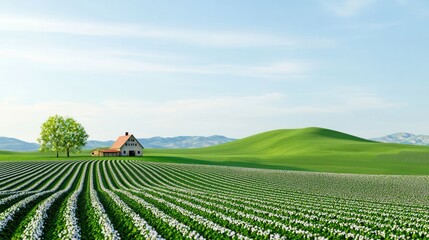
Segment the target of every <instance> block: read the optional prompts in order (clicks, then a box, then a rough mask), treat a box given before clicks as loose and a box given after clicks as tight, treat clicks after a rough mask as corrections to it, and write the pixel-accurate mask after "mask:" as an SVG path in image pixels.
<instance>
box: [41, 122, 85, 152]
mask: <svg viewBox="0 0 429 240" xmlns="http://www.w3.org/2000/svg"><path fill="white" fill-rule="evenodd" d="M87 139H88V134H87V133H86V131H85V128H84V127H83V126H82V125H81V124H80V123H78V122H77V121H76V120H74V119H73V118H71V117H63V116H59V115H55V116H51V117H49V119H48V120H47V121H46V122H44V123H43V125H42V127H41V132H40V138H39V139H37V141H38V142H39V143H40V151H42V152H46V151H53V152H56V153H57V157H58V156H59V153H60V152H64V153H66V154H67V157H69V156H70V153H74V152H78V151H81V150H82V148H83V147H84V146H85V144H86V141H87Z"/></svg>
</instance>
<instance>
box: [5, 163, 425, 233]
mask: <svg viewBox="0 0 429 240" xmlns="http://www.w3.org/2000/svg"><path fill="white" fill-rule="evenodd" d="M0 179H1V181H0V239H326V238H330V239H357V238H360V239H385V238H388V239H410V238H414V239H417V238H418V239H423V238H429V217H428V216H429V208H428V205H429V198H428V197H429V196H428V195H429V184H428V183H429V179H428V177H424V176H382V175H372V176H371V175H359V174H353V175H350V174H330V173H312V172H302V171H298V172H297V171H279V170H267V169H250V168H236V167H223V166H204V165H192V164H174V163H149V162H144V161H135V160H76V159H73V160H68V161H64V160H63V161H16V160H15V161H9V162H8V161H3V162H0Z"/></svg>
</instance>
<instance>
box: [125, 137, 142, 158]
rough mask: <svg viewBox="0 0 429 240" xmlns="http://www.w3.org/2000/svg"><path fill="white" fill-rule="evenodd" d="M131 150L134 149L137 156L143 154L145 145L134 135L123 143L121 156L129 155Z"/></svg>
mask: <svg viewBox="0 0 429 240" xmlns="http://www.w3.org/2000/svg"><path fill="white" fill-rule="evenodd" d="M133 140H134V141H133ZM130 151H134V152H135V154H136V156H142V155H143V147H142V146H141V145H140V144H139V143H138V141H137V139H135V137H134V136H131V137H130V138H129V139H128V141H127V142H126V143H125V144H124V145H122V147H121V156H129V153H130Z"/></svg>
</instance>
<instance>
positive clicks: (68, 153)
mask: <svg viewBox="0 0 429 240" xmlns="http://www.w3.org/2000/svg"><path fill="white" fill-rule="evenodd" d="M67 157H70V149H68V148H67Z"/></svg>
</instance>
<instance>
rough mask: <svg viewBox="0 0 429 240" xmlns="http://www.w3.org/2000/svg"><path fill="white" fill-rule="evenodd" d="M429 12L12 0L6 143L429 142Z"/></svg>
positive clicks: (2, 102) (370, 1)
mask: <svg viewBox="0 0 429 240" xmlns="http://www.w3.org/2000/svg"><path fill="white" fill-rule="evenodd" d="M428 25H429V2H428V1H424V0H416V1H411V0H410V1H407V0H389V1H388V0H326V1H322V0H309V1H274V0H273V1H238V0H237V1H222V0H217V1H209V0H207V1H80V0H77V1H72V2H70V1H68V2H66V1H40V0H33V1H1V2H0V86H1V91H0V116H1V118H0V135H1V136H10V137H17V138H20V139H24V140H28V141H35V139H36V138H37V137H38V134H39V131H40V125H41V124H42V123H43V122H44V121H45V120H46V119H47V118H48V117H49V116H50V115H54V114H62V115H68V116H71V117H74V118H75V119H76V120H78V121H79V122H81V123H82V124H83V125H84V126H85V128H86V129H87V131H88V133H89V134H90V138H91V139H100V140H103V139H114V138H116V136H117V135H120V134H122V133H123V132H124V131H129V132H132V133H134V134H136V135H137V136H138V137H151V136H176V135H213V134H222V135H226V136H230V137H236V138H241V137H245V136H248V135H251V134H255V133H258V132H261V131H267V130H271V129H278V128H301V127H308V126H319V127H326V128H332V129H336V130H339V131H345V132H348V133H351V134H355V135H358V136H361V137H378V136H381V135H386V134H390V133H394V132H399V131H408V132H414V133H419V134H429V122H428V121H427V119H428V116H429V110H428V108H427V106H428V102H429V96H428V94H427V93H428V90H429V81H428V80H429V79H428V76H429V68H428V67H427V66H429V54H428V53H429V45H428V42H429V31H428V30H427V26H428Z"/></svg>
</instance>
